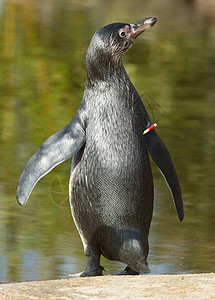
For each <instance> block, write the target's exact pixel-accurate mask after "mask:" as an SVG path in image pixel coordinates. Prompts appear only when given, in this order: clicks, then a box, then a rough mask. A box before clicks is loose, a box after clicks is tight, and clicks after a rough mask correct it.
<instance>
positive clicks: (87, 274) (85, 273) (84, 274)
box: [67, 266, 105, 278]
mask: <svg viewBox="0 0 215 300" xmlns="http://www.w3.org/2000/svg"><path fill="white" fill-rule="evenodd" d="M102 271H105V269H104V267H102V266H100V268H99V269H98V270H96V271H95V270H93V271H86V270H84V271H83V272H80V273H76V274H69V275H68V276H67V278H78V277H91V276H101V275H103V274H102Z"/></svg>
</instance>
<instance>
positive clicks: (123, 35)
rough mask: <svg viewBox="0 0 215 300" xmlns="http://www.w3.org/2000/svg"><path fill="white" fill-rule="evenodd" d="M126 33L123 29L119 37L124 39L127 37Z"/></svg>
mask: <svg viewBox="0 0 215 300" xmlns="http://www.w3.org/2000/svg"><path fill="white" fill-rule="evenodd" d="M126 34H127V33H126V32H125V31H124V30H123V29H121V30H120V31H119V36H120V37H121V38H124V37H125V36H126Z"/></svg>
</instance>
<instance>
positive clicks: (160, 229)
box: [0, 0, 215, 281]
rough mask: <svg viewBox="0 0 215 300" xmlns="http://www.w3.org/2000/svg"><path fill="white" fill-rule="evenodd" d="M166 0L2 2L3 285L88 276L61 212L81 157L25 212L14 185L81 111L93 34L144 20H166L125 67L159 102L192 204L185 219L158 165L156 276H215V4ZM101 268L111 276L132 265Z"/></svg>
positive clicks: (40, 188) (156, 112)
mask: <svg viewBox="0 0 215 300" xmlns="http://www.w3.org/2000/svg"><path fill="white" fill-rule="evenodd" d="M161 2H162V3H158V2H157V1H144V3H143V2H142V1H136V2H135V7H134V5H133V3H130V1H119V0H118V1H98V0H90V1H85V2H84V3H80V1H70V0H63V1H54V0H53V1H50V0H45V1H44V0H43V1H38V0H37V1H33V0H23V1H10V0H7V1H1V2H0V40H1V41H2V42H1V43H0V111H1V114H0V142H1V148H0V155H1V162H0V199H1V201H0V210H1V214H0V229H1V230H0V236H1V238H0V280H9V281H16V280H33V279H48V278H60V277H64V276H66V275H67V274H68V273H75V272H80V271H81V270H82V269H83V265H84V255H83V249H82V245H81V242H80V239H79V236H78V233H77V231H76V229H75V226H74V224H73V222H72V219H71V214H70V210H69V208H68V206H67V205H66V204H65V205H59V204H61V203H62V201H63V203H66V202H65V199H66V197H67V196H66V195H67V183H68V180H69V173H70V163H71V161H67V162H65V163H64V164H62V165H60V166H58V167H57V168H56V169H55V170H53V171H52V172H51V173H50V174H48V175H47V176H46V177H45V178H44V179H43V180H42V181H41V182H39V183H38V185H37V187H36V188H35V189H34V191H33V193H32V196H31V198H30V201H29V202H28V204H27V206H26V207H25V208H20V207H19V206H18V205H17V203H16V200H15V188H16V183H17V181H18V177H19V175H20V172H21V171H22V168H23V167H24V165H25V163H26V162H27V160H28V158H29V157H30V156H31V155H32V154H33V153H34V151H35V150H36V149H37V148H38V146H39V145H40V144H41V143H42V142H43V141H44V140H45V139H46V138H47V137H48V136H49V135H50V134H52V133H53V132H55V131H56V130H57V129H59V128H61V127H63V126H64V125H65V124H66V123H67V122H68V121H69V120H70V119H71V118H72V116H73V115H74V113H75V111H76V109H77V107H78V106H79V103H80V101H81V98H82V94H83V90H84V85H85V53H86V50H87V47H88V44H89V41H90V38H91V36H92V34H93V33H94V31H95V30H97V29H98V28H99V27H101V26H102V25H104V24H106V23H110V22H114V21H125V22H132V21H135V20H138V19H141V18H143V17H146V16H156V17H158V20H159V22H158V24H157V25H156V26H155V27H154V28H153V30H151V31H150V32H148V33H147V34H145V35H144V36H142V37H140V38H139V39H138V40H137V41H136V42H135V45H134V46H133V47H132V48H131V49H130V50H129V52H128V53H127V54H126V56H125V57H124V64H125V67H126V69H127V71H128V73H129V75H130V77H131V79H132V81H133V83H134V84H135V86H136V88H137V89H138V91H139V93H140V94H142V95H149V96H147V97H146V98H145V97H143V100H144V98H145V100H146V102H147V99H150V98H152V99H153V101H154V102H153V101H149V104H148V109H149V110H150V114H151V117H152V121H158V129H157V130H158V133H159V134H160V136H161V137H162V139H163V140H164V141H165V143H166V144H167V145H168V148H169V150H170V152H171V154H172V156H173V158H174V161H175V165H176V168H177V170H178V173H179V177H180V181H181V185H182V191H183V198H184V203H185V220H184V221H183V223H181V224H180V223H179V222H178V221H177V217H176V214H175V211H174V207H173V204H172V200H171V196H170V194H169V191H168V189H167V187H166V186H165V183H164V180H163V178H162V177H161V176H160V174H159V172H158V171H157V170H156V168H154V167H153V171H154V178H155V192H156V197H155V211H154V218H153V223H152V227H151V232H150V256H149V263H150V267H151V271H152V274H157V273H159V274H160V273H192V272H212V271H215V269H214V265H215V255H214V253H215V236H214V230H215V202H214V192H215V187H214V177H215V171H214V157H215V124H214V120H215V110H214V104H215V88H214V75H215V54H214V53H215V36H214V27H215V22H214V17H215V5H214V4H213V3H212V1H201V0H196V1H185V0H184V1H180V3H177V5H176V3H174V5H173V4H172V3H171V2H170V1H168V0H166V1H161ZM207 3H209V4H210V5H209V4H208V5H207ZM131 5H132V7H131ZM119 16H120V17H119ZM152 102H153V103H157V104H158V105H157V106H156V105H155V106H153V105H152V104H151V103H152ZM146 106H147V105H146ZM155 107H156V108H157V107H159V109H155ZM56 178H58V179H60V182H61V185H60V184H58V183H56V181H55V180H56ZM58 182H59V181H58ZM53 185H54V186H55V187H56V188H55V189H54V190H53ZM53 192H54V193H55V194H53ZM102 263H103V265H104V267H105V269H106V270H107V273H111V272H116V271H118V269H121V268H122V264H120V263H113V262H109V261H107V260H105V259H104V260H103V262H102Z"/></svg>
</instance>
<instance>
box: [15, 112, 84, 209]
mask: <svg viewBox="0 0 215 300" xmlns="http://www.w3.org/2000/svg"><path fill="white" fill-rule="evenodd" d="M84 142H85V128H84V121H83V119H82V118H81V113H80V111H77V112H76V114H75V116H74V117H73V119H72V120H71V121H70V122H69V123H68V124H67V125H66V126H65V127H63V128H62V129H60V130H59V131H57V132H56V133H54V134H53V135H51V136H50V137H49V138H48V139H47V140H46V141H45V142H44V143H43V144H42V145H41V146H40V148H39V149H38V150H37V152H36V153H35V154H34V155H33V156H32V157H31V159H30V160H29V161H28V163H27V165H26V166H25V168H24V170H23V172H22V174H21V176H20V178H19V182H18V184H17V192H16V197H17V201H18V203H19V204H20V205H21V206H24V205H25V203H26V202H27V200H28V197H29V195H30V193H31V191H32V189H33V188H34V186H35V185H36V183H37V182H38V181H39V180H40V179H41V178H42V177H43V176H44V175H46V174H47V173H48V172H49V171H51V170H52V169H53V168H54V167H55V166H57V165H58V164H60V163H62V162H63V161H65V160H66V159H69V158H70V157H72V156H73V155H74V154H75V153H76V151H78V150H79V149H80V148H81V147H82V146H83V144H84Z"/></svg>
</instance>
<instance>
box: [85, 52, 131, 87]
mask: <svg viewBox="0 0 215 300" xmlns="http://www.w3.org/2000/svg"><path fill="white" fill-rule="evenodd" d="M124 73H125V69H124V67H123V63H122V59H121V57H120V58H116V57H114V58H110V59H108V60H107V59H105V60H102V59H101V60H98V59H97V60H93V61H90V62H89V61H88V62H87V79H86V84H87V86H94V85H97V84H100V83H101V82H107V83H109V84H110V82H112V81H113V80H114V78H116V77H119V78H120V77H123V75H124Z"/></svg>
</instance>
